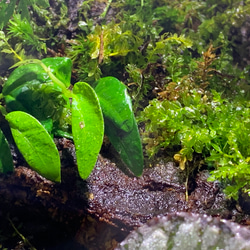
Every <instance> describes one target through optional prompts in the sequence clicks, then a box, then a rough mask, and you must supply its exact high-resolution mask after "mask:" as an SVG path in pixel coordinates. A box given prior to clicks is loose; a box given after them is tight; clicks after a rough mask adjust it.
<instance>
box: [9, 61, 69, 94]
mask: <svg viewBox="0 0 250 250" xmlns="http://www.w3.org/2000/svg"><path fill="white" fill-rule="evenodd" d="M30 63H35V64H38V65H40V66H41V67H42V68H43V69H44V71H45V72H46V73H47V74H48V75H49V77H50V79H51V80H52V81H53V82H54V83H55V84H57V85H58V86H59V87H60V88H61V89H62V93H63V94H64V96H66V97H68V98H71V97H72V94H71V91H70V90H68V89H67V88H66V86H65V85H64V83H63V82H62V81H60V80H59V79H58V78H57V77H56V76H55V75H54V74H53V73H52V72H51V70H50V69H49V67H47V66H46V65H45V64H44V63H43V62H42V61H40V60H38V59H29V60H25V61H22V62H19V63H16V64H15V65H13V66H12V67H11V68H13V67H17V66H20V65H25V64H30Z"/></svg>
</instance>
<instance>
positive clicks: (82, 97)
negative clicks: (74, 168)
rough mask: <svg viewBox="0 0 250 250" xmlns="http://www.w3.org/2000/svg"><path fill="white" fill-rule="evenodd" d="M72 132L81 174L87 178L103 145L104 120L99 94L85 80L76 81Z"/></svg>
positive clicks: (83, 177)
mask: <svg viewBox="0 0 250 250" xmlns="http://www.w3.org/2000/svg"><path fill="white" fill-rule="evenodd" d="M72 134H73V138H74V143H75V148H76V157H77V165H78V171H79V175H80V176H81V178H82V179H86V178H87V177H88V176H89V174H90V173H91V171H92V169H93V168H94V166H95V163H96V160H97V157H98V154H99V152H100V149H101V146H102V142H103V135H104V122H103V116H102V111H101V107H100V104H99V101H98V98H97V95H96V93H95V91H94V90H93V89H92V88H91V87H90V86H89V85H88V84H87V83H84V82H78V83H76V84H75V85H74V88H73V98H72Z"/></svg>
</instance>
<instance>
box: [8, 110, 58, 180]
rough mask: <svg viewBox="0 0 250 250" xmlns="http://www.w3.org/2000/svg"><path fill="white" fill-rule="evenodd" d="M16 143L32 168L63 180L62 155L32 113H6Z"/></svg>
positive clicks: (55, 178)
mask: <svg viewBox="0 0 250 250" xmlns="http://www.w3.org/2000/svg"><path fill="white" fill-rule="evenodd" d="M5 118H6V120H7V121H8V122H9V125H10V129H11V132H12V135H13V137H14V140H15V143H16V145H17V147H18V149H19V150H20V152H21V153H22V155H23V156H24V158H25V160H26V161H27V163H28V164H29V165H30V167H31V168H32V169H34V170H35V171H37V172H38V173H39V174H41V175H42V176H44V177H45V178H47V179H50V180H52V181H56V182H60V181H61V172H60V157H59V153H58V151H57V148H56V145H55V144H54V141H53V140H52V138H51V137H50V135H49V134H48V132H47V131H46V130H45V128H44V127H43V126H42V124H41V123H40V122H39V121H38V120H36V119H35V118H34V117H32V116H31V115H29V114H27V113H25V112H22V111H14V112H11V113H9V114H7V115H6V117H5Z"/></svg>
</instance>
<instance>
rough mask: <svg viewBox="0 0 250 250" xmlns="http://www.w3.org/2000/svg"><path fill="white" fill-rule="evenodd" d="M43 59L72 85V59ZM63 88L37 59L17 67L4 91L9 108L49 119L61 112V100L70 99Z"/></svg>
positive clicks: (66, 84)
mask: <svg viewBox="0 0 250 250" xmlns="http://www.w3.org/2000/svg"><path fill="white" fill-rule="evenodd" d="M42 62H43V63H44V64H45V65H46V66H47V67H48V68H49V69H50V71H51V72H52V73H53V74H54V75H55V76H56V77H57V78H58V79H59V80H61V81H62V82H63V84H64V85H65V87H69V85H70V79H71V66H72V63H71V60H70V59H68V58H64V57H60V58H59V57H58V58H57V57H54V58H45V59H43V60H42ZM42 85H44V86H42ZM61 92H62V90H61V88H60V87H58V85H57V84H56V83H54V82H52V81H51V79H50V78H49V76H48V74H47V73H46V72H45V70H44V69H43V68H42V67H41V66H40V65H38V64H36V63H32V64H25V65H21V66H20V67H19V68H17V69H15V70H14V71H13V72H12V73H11V75H10V76H9V78H8V80H7V81H6V82H5V84H4V87H3V91H2V93H3V95H4V98H5V102H6V106H7V110H8V111H17V110H20V111H24V112H27V113H29V114H31V115H32V116H34V117H36V118H37V119H39V120H46V119H48V118H50V117H52V116H55V115H57V114H59V113H60V112H61V110H62V108H63V104H62V103H63V102H66V101H65V99H67V98H66V97H64V96H63V95H61ZM57 117H58V116H57Z"/></svg>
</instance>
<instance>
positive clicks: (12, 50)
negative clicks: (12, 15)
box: [3, 38, 23, 61]
mask: <svg viewBox="0 0 250 250" xmlns="http://www.w3.org/2000/svg"><path fill="white" fill-rule="evenodd" d="M3 40H4V42H5V43H6V44H7V46H8V47H9V49H10V50H11V52H12V53H13V54H14V55H15V57H16V58H17V59H18V60H19V61H23V59H22V57H20V56H19V55H18V54H17V53H16V51H15V50H14V49H12V47H11V46H10V44H9V43H8V41H7V40H6V39H4V38H3Z"/></svg>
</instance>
